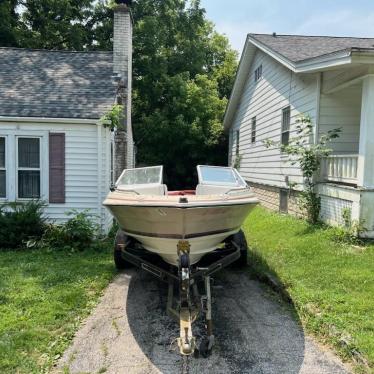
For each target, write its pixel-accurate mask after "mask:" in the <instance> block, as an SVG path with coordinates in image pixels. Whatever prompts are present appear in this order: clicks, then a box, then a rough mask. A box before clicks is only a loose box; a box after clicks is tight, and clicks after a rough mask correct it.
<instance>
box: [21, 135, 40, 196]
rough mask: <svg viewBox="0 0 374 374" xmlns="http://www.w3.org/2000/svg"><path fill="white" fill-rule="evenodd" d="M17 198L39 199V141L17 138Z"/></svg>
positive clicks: (36, 139)
mask: <svg viewBox="0 0 374 374" xmlns="http://www.w3.org/2000/svg"><path fill="white" fill-rule="evenodd" d="M17 162H18V170H17V178H18V198H19V199H38V198H40V139H39V138H18V161H17Z"/></svg>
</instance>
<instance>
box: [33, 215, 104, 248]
mask: <svg viewBox="0 0 374 374" xmlns="http://www.w3.org/2000/svg"><path fill="white" fill-rule="evenodd" d="M67 214H68V215H69V216H71V218H69V219H68V220H67V221H66V222H65V223H64V224H62V225H48V226H47V228H46V230H45V234H44V235H43V238H42V240H41V241H40V243H39V246H44V247H45V246H48V247H53V248H58V249H77V250H79V251H82V250H84V249H86V248H89V247H91V245H92V243H93V241H94V239H95V237H96V233H97V231H98V225H97V224H96V223H95V220H94V218H95V217H94V215H92V214H90V213H89V212H88V210H85V211H83V212H78V211H76V210H72V211H70V212H69V213H67Z"/></svg>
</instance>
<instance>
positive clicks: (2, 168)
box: [0, 135, 9, 201]
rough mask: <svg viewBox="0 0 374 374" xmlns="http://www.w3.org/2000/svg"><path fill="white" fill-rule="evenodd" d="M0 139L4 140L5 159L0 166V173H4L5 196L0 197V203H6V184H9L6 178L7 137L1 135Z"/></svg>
mask: <svg viewBox="0 0 374 374" xmlns="http://www.w3.org/2000/svg"><path fill="white" fill-rule="evenodd" d="M0 138H4V158H5V162H4V167H2V166H0V170H1V171H5V196H0V201H6V200H7V198H8V183H9V180H8V179H9V178H8V171H7V169H8V167H7V166H8V154H7V149H8V145H7V137H6V136H5V135H1V136H0Z"/></svg>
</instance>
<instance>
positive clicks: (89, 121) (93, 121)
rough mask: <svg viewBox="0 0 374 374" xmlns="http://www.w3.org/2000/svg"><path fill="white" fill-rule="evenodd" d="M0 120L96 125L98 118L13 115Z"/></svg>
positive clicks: (1, 117) (2, 117) (0, 117)
mask: <svg viewBox="0 0 374 374" xmlns="http://www.w3.org/2000/svg"><path fill="white" fill-rule="evenodd" d="M0 121H7V122H32V123H51V122H53V123H75V124H91V125H96V124H97V123H98V122H99V121H100V119H99V118H96V119H95V118H92V119H81V118H52V117H14V116H0Z"/></svg>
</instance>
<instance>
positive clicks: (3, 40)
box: [0, 0, 20, 47]
mask: <svg viewBox="0 0 374 374" xmlns="http://www.w3.org/2000/svg"><path fill="white" fill-rule="evenodd" d="M17 5H18V1H17V0H8V1H1V2H0V20H1V21H0V46H3V47H18V33H19V26H20V24H19V15H18V13H17V11H16V8H17Z"/></svg>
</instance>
